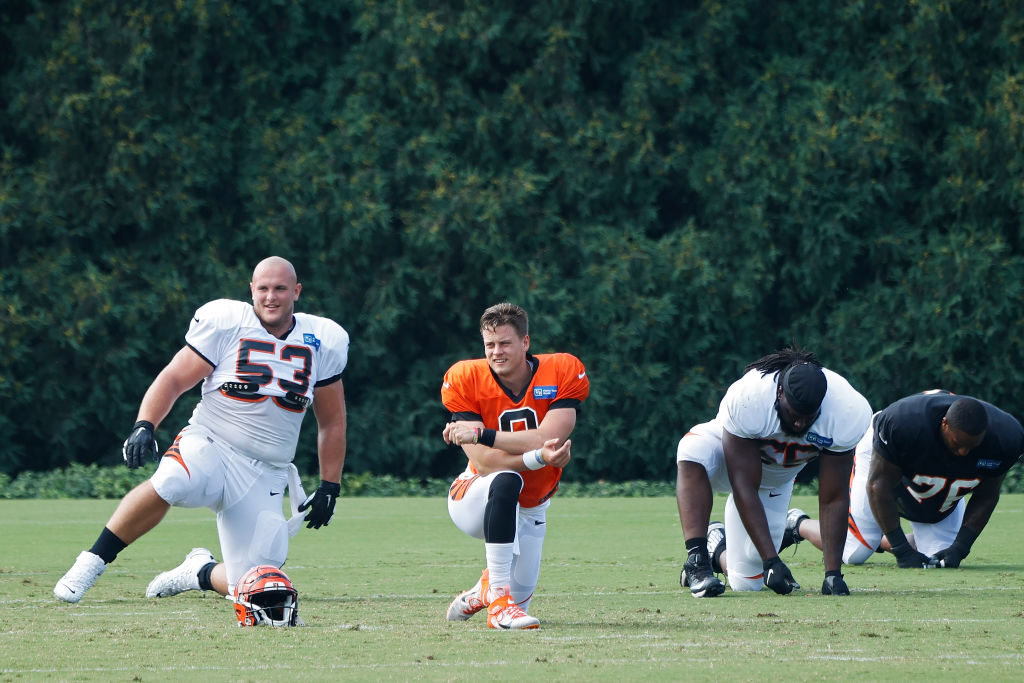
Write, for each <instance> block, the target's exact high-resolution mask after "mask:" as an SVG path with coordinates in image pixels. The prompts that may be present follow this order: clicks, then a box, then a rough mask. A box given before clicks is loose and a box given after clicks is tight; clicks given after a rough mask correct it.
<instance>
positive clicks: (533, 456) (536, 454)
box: [523, 448, 547, 470]
mask: <svg viewBox="0 0 1024 683" xmlns="http://www.w3.org/2000/svg"><path fill="white" fill-rule="evenodd" d="M523 464H524V465H526V469H528V470H539V469H540V468H541V467H544V466H545V465H547V463H546V462H544V458H542V457H541V449H539V448H538V449H537V450H535V451H526V452H525V453H523Z"/></svg>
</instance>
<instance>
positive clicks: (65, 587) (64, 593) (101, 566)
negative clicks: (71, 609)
mask: <svg viewBox="0 0 1024 683" xmlns="http://www.w3.org/2000/svg"><path fill="white" fill-rule="evenodd" d="M106 568H107V563H106V562H104V561H103V558H101V557H100V556H99V555H95V554H93V553H91V552H89V551H88V550H83V551H82V552H80V553H78V558H77V559H76V560H75V563H74V564H73V565H71V569H69V570H68V573H67V574H65V575H64V576H62V577H60V581H58V582H57V585H56V586H54V587H53V595H54V597H56V598H57V599H58V600H63V601H64V602H78V601H79V600H81V599H82V596H83V595H85V591H87V590H89V589H90V588H92V586H93V584H94V583H96V579H98V578H100V574H102V573H103V572H104V571H105V570H106Z"/></svg>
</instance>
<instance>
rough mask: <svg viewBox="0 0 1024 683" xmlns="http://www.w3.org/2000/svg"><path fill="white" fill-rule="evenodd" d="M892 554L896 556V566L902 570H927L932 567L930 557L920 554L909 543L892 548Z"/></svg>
mask: <svg viewBox="0 0 1024 683" xmlns="http://www.w3.org/2000/svg"><path fill="white" fill-rule="evenodd" d="M892 554H893V555H895V556H896V566H897V567H899V568H900V569H921V568H922V567H923V568H925V569H927V568H928V567H931V566H933V565H931V564H930V563H929V560H928V556H927V555H925V554H924V553H922V552H918V551H917V550H915V549H914V548H912V547H911V546H910V544H909V543H899V544H897V545H894V546H893V547H892Z"/></svg>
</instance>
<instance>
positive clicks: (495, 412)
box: [441, 353, 590, 507]
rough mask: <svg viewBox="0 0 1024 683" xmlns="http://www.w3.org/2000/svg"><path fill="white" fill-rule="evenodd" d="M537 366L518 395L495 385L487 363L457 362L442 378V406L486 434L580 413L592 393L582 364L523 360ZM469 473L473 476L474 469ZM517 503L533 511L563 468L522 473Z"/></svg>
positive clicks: (562, 358)
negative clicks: (554, 414)
mask: <svg viewBox="0 0 1024 683" xmlns="http://www.w3.org/2000/svg"><path fill="white" fill-rule="evenodd" d="M527 358H528V360H530V361H531V362H533V363H535V364H536V369H535V370H534V373H533V377H532V378H531V379H530V383H529V384H528V385H527V386H526V389H525V390H524V391H523V395H522V396H512V395H511V394H509V393H507V392H506V391H505V389H504V388H503V387H502V386H501V385H500V384H498V381H497V380H496V379H495V378H494V374H493V373H492V372H491V368H490V367H489V366H488V365H487V359H486V358H479V359H476V360H464V361H459V362H458V363H456V364H455V365H453V366H452V367H451V368H450V369H449V370H448V372H447V373H445V376H444V383H443V384H442V385H441V402H442V403H444V407H445V408H447V409H448V410H449V411H451V413H452V416H453V418H454V419H456V420H480V421H482V422H483V423H484V426H486V427H487V428H488V429H496V430H498V431H502V432H518V431H521V430H524V429H536V428H537V426H538V425H540V423H541V422H543V420H544V416H545V415H547V414H548V410H550V409H552V408H578V407H579V405H580V403H581V402H582V401H583V400H584V399H585V398H586V397H587V395H588V394H589V393H590V380H589V379H587V370H586V368H584V367H583V363H581V362H580V359H579V358H577V357H576V356H573V355H572V354H568V353H542V354H540V355H537V356H527ZM469 467H470V469H471V470H472V471H473V472H476V469H475V468H474V467H473V464H472V463H470V465H469ZM520 474H522V475H523V482H524V485H523V491H522V493H520V494H519V504H520V505H522V506H523V507H535V506H537V505H540V504H541V503H543V502H544V501H545V500H547V499H548V498H550V497H551V496H552V495H554V493H555V491H556V490H557V489H558V480H559V479H561V478H562V468H560V467H551V466H550V465H549V466H547V467H542V468H541V469H539V470H526V471H523V472H520Z"/></svg>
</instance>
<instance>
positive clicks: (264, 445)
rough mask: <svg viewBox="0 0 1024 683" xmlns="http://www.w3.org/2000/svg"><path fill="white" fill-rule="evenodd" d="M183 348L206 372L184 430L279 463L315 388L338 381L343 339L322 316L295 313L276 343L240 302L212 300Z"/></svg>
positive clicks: (290, 452)
mask: <svg viewBox="0 0 1024 683" xmlns="http://www.w3.org/2000/svg"><path fill="white" fill-rule="evenodd" d="M185 343H186V344H187V345H188V346H189V347H191V348H192V350H193V351H195V352H196V353H198V354H199V355H200V356H202V357H203V359H205V360H206V361H207V362H208V363H210V365H212V366H213V372H212V373H211V374H210V375H209V376H208V377H207V378H206V379H205V380H204V381H203V385H202V400H201V401H200V402H199V404H198V405H197V406H196V409H195V411H194V412H193V414H192V417H191V419H190V420H189V424H194V425H203V426H204V427H206V428H207V429H209V430H210V431H211V432H213V433H214V435H215V436H217V437H219V438H221V439H223V440H224V441H226V442H227V443H228V444H229V445H231V446H232V447H234V448H235V449H236V450H237V451H239V452H240V453H241V454H243V455H245V456H248V457H252V458H255V459H257V460H262V461H264V462H270V463H276V464H281V465H285V464H288V463H290V462H291V461H292V460H293V459H294V458H295V447H296V444H297V442H298V438H299V428H300V427H301V425H302V418H303V417H304V416H305V414H306V409H307V408H308V407H309V406H310V405H312V401H313V395H314V392H315V391H316V388H317V387H322V386H326V385H328V384H332V383H334V382H337V381H338V380H340V379H341V373H342V371H343V370H344V369H345V365H346V364H347V362H348V344H349V338H348V333H347V332H346V331H345V329H344V328H342V327H341V326H340V325H338V324H337V323H335V322H334V321H332V320H329V319H328V318H322V317H320V316H315V315H310V314H308V313H295V324H294V325H293V326H292V329H291V330H290V331H289V332H288V334H287V335H285V337H284V338H283V339H278V338H277V337H275V336H274V335H272V334H270V333H269V332H267V330H266V329H265V328H264V327H263V325H262V324H261V323H260V320H259V318H258V317H256V312H255V311H254V310H253V307H252V306H251V305H250V304H248V303H245V302H244V301H233V300H229V299H218V300H216V301H211V302H209V303H207V304H204V305H203V306H201V307H200V308H199V309H198V310H197V311H196V313H195V315H194V316H193V317H192V322H191V324H190V325H189V330H188V333H187V334H186V335H185Z"/></svg>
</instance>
